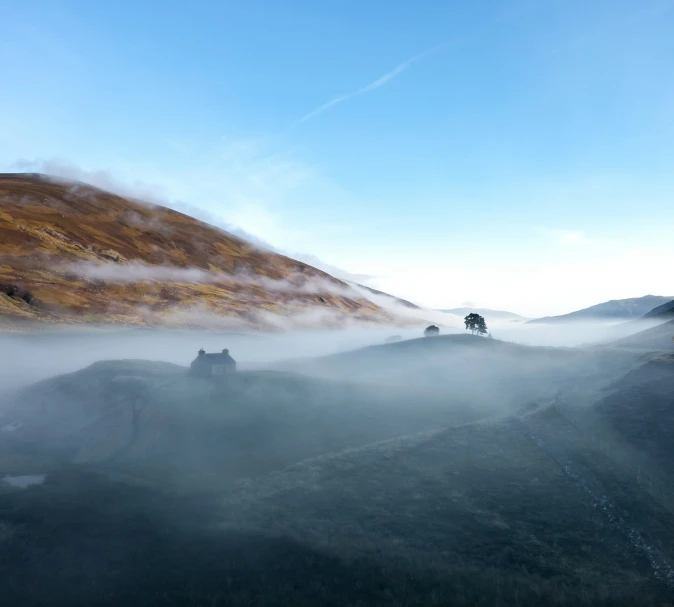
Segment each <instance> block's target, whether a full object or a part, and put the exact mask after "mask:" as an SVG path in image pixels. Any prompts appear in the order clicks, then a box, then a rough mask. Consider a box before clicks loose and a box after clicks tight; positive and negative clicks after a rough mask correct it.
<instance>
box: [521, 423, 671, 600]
mask: <svg viewBox="0 0 674 607" xmlns="http://www.w3.org/2000/svg"><path fill="white" fill-rule="evenodd" d="M512 423H513V425H514V426H515V427H516V428H517V429H519V430H520V431H521V432H523V433H524V434H525V435H526V436H527V437H528V438H529V439H530V440H531V441H533V442H534V443H535V444H536V445H537V446H538V447H539V448H540V449H541V450H543V451H544V452H545V453H546V454H547V455H548V456H550V457H551V458H552V459H553V460H554V461H555V462H557V464H558V465H559V467H560V468H561V469H562V471H563V472H564V474H566V475H567V476H568V477H570V478H571V479H572V480H573V481H574V483H575V484H576V485H577V486H578V487H579V488H580V489H581V490H582V491H583V492H584V493H585V494H586V495H587V496H588V497H589V498H590V500H591V501H592V505H593V506H594V508H596V509H598V510H599V511H600V512H601V513H602V514H603V515H604V516H605V517H606V519H607V520H608V522H609V524H610V525H611V526H612V527H613V528H614V529H616V530H618V531H619V532H620V533H622V534H623V535H624V536H625V538H626V539H627V541H628V542H629V544H630V545H631V546H632V548H633V549H634V550H635V552H636V553H637V554H639V555H641V556H644V557H646V559H647V560H648V562H649V565H650V567H651V570H652V571H653V575H654V576H655V577H656V578H657V579H658V580H660V581H662V582H664V583H665V584H666V585H667V586H668V587H669V588H671V589H674V569H672V567H671V565H670V564H669V563H668V562H667V560H666V559H665V557H664V556H663V555H662V553H661V552H660V551H659V550H658V549H657V548H655V547H653V546H652V545H650V544H649V543H648V542H646V540H645V539H644V538H643V536H642V535H641V534H640V533H639V531H638V530H637V529H635V528H634V527H633V526H631V525H630V524H629V523H628V522H627V521H626V520H625V518H624V517H623V516H621V514H620V513H619V512H618V509H617V508H616V506H615V504H614V503H613V501H612V500H611V499H610V498H609V497H608V495H606V493H605V491H604V489H603V488H602V486H601V483H600V482H599V481H598V480H597V479H596V478H593V475H592V474H591V473H590V472H589V471H587V470H584V471H582V472H581V470H580V468H581V466H579V465H577V464H574V463H573V462H572V459H571V457H570V456H569V455H568V454H567V452H568V450H567V448H565V447H564V445H563V444H562V441H560V440H559V438H558V437H556V436H553V435H552V433H551V432H550V431H549V430H548V429H545V428H543V427H542V426H541V425H540V424H539V423H538V422H537V421H536V419H535V418H534V417H532V416H528V417H526V418H524V417H514V418H512Z"/></svg>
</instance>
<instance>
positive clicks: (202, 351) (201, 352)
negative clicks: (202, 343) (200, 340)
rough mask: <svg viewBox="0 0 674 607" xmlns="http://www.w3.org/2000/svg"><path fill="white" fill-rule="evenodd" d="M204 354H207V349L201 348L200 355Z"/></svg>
mask: <svg viewBox="0 0 674 607" xmlns="http://www.w3.org/2000/svg"><path fill="white" fill-rule="evenodd" d="M204 354H206V350H204V349H203V348H201V350H199V356H203V355H204Z"/></svg>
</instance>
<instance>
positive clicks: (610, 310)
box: [528, 295, 673, 324]
mask: <svg viewBox="0 0 674 607" xmlns="http://www.w3.org/2000/svg"><path fill="white" fill-rule="evenodd" d="M672 299H673V297H672V296H671V295H670V296H662V295H645V296H644V297H633V298H630V299H613V300H611V301H606V302H604V303H600V304H596V305H594V306H590V307H589V308H584V309H582V310H577V311H575V312H570V313H569V314H562V315H560V316H546V317H544V318H536V319H534V320H530V321H528V324H533V323H541V324H543V323H548V324H556V323H565V322H590V321H602V320H616V321H620V320H632V319H635V318H642V317H643V316H644V315H645V314H648V313H649V312H651V311H652V310H654V308H657V307H658V306H661V305H663V304H666V303H669V302H671V300H672Z"/></svg>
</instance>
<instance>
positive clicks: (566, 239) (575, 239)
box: [538, 227, 588, 244]
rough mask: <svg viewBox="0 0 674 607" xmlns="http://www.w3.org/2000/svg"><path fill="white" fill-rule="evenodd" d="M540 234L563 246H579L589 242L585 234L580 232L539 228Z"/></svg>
mask: <svg viewBox="0 0 674 607" xmlns="http://www.w3.org/2000/svg"><path fill="white" fill-rule="evenodd" d="M538 232H540V233H541V234H543V235H544V236H548V237H550V238H552V239H553V240H555V241H557V242H560V243H562V244H578V243H582V242H587V241H588V238H587V236H585V233H584V232H581V231H580V230H560V229H552V228H544V227H541V228H538Z"/></svg>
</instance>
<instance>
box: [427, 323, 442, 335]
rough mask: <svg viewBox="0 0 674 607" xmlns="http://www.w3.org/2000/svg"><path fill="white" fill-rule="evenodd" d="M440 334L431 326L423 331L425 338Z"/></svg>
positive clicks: (438, 330) (436, 328) (437, 329)
mask: <svg viewBox="0 0 674 607" xmlns="http://www.w3.org/2000/svg"><path fill="white" fill-rule="evenodd" d="M438 333H440V329H439V328H438V327H436V326H435V325H431V326H430V327H426V330H425V331H424V335H425V336H426V337H431V336H432V335H437V334H438Z"/></svg>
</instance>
